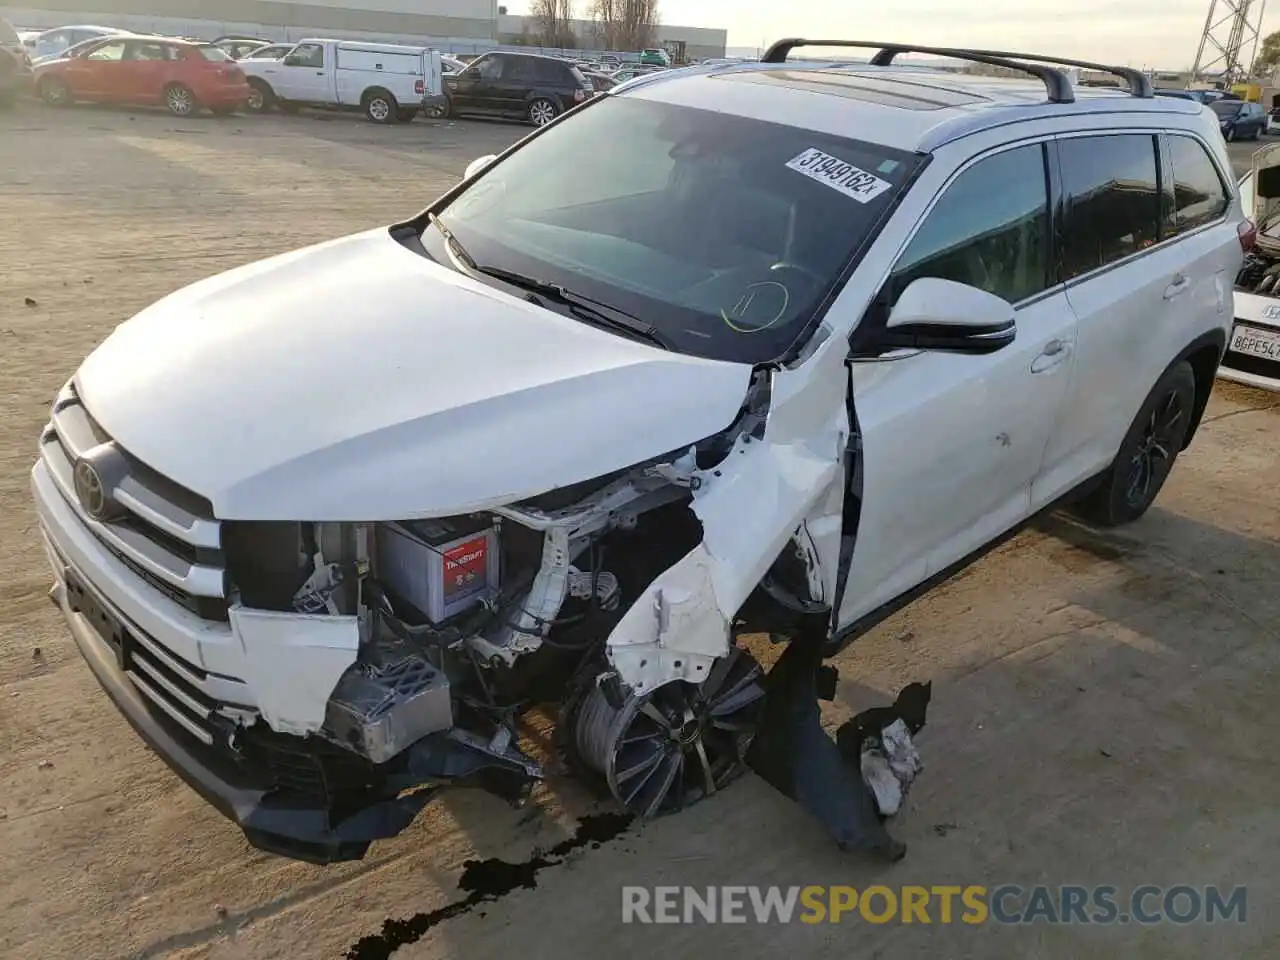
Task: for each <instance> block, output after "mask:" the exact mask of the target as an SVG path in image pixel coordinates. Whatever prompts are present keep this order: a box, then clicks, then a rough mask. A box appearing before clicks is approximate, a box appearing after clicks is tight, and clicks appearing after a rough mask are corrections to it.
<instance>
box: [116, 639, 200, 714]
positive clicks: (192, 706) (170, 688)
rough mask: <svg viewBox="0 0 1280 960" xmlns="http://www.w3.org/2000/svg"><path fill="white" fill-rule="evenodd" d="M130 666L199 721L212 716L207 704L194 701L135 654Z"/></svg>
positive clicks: (159, 671)
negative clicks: (158, 686) (143, 674)
mask: <svg viewBox="0 0 1280 960" xmlns="http://www.w3.org/2000/svg"><path fill="white" fill-rule="evenodd" d="M132 665H133V666H134V667H137V668H139V669H141V670H142V672H143V673H145V674H146V675H147V677H148V679H150V680H152V681H154V682H155V683H157V684H159V685H160V686H161V687H162V688H164V692H165V693H167V694H169V696H170V697H172V698H173V699H174V700H177V701H178V703H180V704H182V706H184V707H186V709H187V710H188V711H189V712H190V713H192V714H194V715H195V716H196V717H197V718H199V719H200V720H208V719H209V717H211V716H212V715H213V709H212V708H211V707H210V706H209V705H208V704H204V703H201V702H200V701H199V700H196V699H195V698H194V697H192V696H191V695H190V694H188V693H187V692H186V691H185V690H183V689H182V688H181V687H180V686H178V685H177V684H176V683H174V682H173V681H172V680H170V679H169V678H168V677H166V676H165V675H164V673H163V672H162V671H161V670H159V669H158V668H157V667H154V666H152V665H151V664H150V663H148V662H147V660H146V658H144V657H140V656H137V655H136V654H135V655H134V657H133V660H132Z"/></svg>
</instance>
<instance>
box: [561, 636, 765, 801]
mask: <svg viewBox="0 0 1280 960" xmlns="http://www.w3.org/2000/svg"><path fill="white" fill-rule="evenodd" d="M761 679H762V671H761V669H760V664H759V663H757V662H756V660H755V658H754V657H752V656H751V655H750V654H749V653H747V652H745V651H744V650H742V649H740V648H738V647H734V648H732V649H731V650H730V652H729V654H728V655H727V656H726V657H724V658H723V659H721V660H719V661H717V662H716V664H715V666H714V667H713V668H712V671H711V673H710V675H709V676H708V677H707V679H706V680H705V681H704V682H703V683H702V684H700V685H695V684H691V683H686V682H684V681H675V682H673V683H669V684H666V685H665V686H662V687H658V688H657V689H656V690H653V691H651V692H649V693H646V694H643V695H641V696H636V695H634V694H631V695H628V696H627V697H626V699H625V700H624V701H623V702H622V704H621V706H620V707H615V706H613V705H611V704H610V702H609V697H608V696H607V695H606V692H605V690H604V689H603V688H602V687H601V686H600V685H598V684H596V685H593V686H592V688H591V690H590V692H589V693H587V695H586V697H585V698H584V700H583V701H582V703H581V705H580V707H579V708H578V710H577V711H576V716H575V717H574V720H573V723H574V728H573V734H574V737H573V739H574V746H575V747H576V750H577V753H578V755H579V757H580V758H581V760H582V761H583V762H584V763H585V764H586V765H587V766H588V767H589V768H590V769H591V770H592V771H593V772H595V773H597V774H600V775H601V776H603V777H604V779H605V781H606V782H607V783H608V786H609V791H610V793H612V794H613V797H614V799H615V800H617V802H618V803H619V804H620V805H621V806H622V807H623V808H625V809H626V810H627V811H628V812H629V813H632V814H635V815H637V816H642V817H652V816H658V815H661V814H665V813H673V812H675V811H677V810H681V809H683V808H684V807H686V806H688V805H689V804H691V803H694V802H696V801H698V800H700V799H702V798H703V797H705V796H707V795H709V794H712V793H715V792H716V790H719V789H720V788H721V787H723V786H725V785H726V784H727V783H728V782H729V781H730V780H732V779H734V777H736V776H737V775H738V774H739V773H741V772H742V770H743V769H744V763H743V757H744V756H745V755H746V752H747V748H748V747H749V746H750V745H751V739H752V737H753V736H754V735H755V731H756V726H757V720H758V715H759V708H760V706H761V704H762V703H763V700H764V687H763V685H762V684H761Z"/></svg>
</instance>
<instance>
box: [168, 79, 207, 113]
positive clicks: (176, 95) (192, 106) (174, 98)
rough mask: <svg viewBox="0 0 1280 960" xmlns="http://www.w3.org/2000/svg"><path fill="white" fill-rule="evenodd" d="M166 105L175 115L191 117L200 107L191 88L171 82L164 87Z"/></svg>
mask: <svg viewBox="0 0 1280 960" xmlns="http://www.w3.org/2000/svg"><path fill="white" fill-rule="evenodd" d="M164 105H165V106H166V107H168V108H169V112H170V113H172V114H173V115H174V116H175V117H189V116H191V115H192V114H194V113H195V112H196V111H197V110H199V109H200V105H199V104H198V103H196V95H195V94H194V93H192V92H191V88H190V87H184V86H183V85H182V84H180V83H171V84H169V86H167V87H165V88H164Z"/></svg>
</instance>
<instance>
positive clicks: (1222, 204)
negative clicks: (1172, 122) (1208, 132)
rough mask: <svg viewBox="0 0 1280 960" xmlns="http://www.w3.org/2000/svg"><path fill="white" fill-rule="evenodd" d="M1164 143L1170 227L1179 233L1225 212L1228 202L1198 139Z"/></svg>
mask: <svg viewBox="0 0 1280 960" xmlns="http://www.w3.org/2000/svg"><path fill="white" fill-rule="evenodd" d="M1168 142H1169V163H1170V165H1171V166H1172V167H1173V200H1174V228H1175V229H1176V230H1177V231H1178V232H1179V233H1182V232H1184V231H1187V230H1194V229H1196V228H1197V227H1202V226H1204V225H1205V224H1207V223H1213V221H1215V220H1217V219H1219V218H1220V217H1221V216H1222V215H1223V214H1225V213H1226V212H1227V206H1228V204H1229V203H1230V200H1229V199H1228V194H1227V189H1226V187H1225V186H1224V185H1223V183H1222V177H1221V175H1220V174H1219V173H1218V168H1217V166H1216V165H1215V164H1214V162H1213V160H1212V159H1211V158H1210V156H1209V152H1208V151H1207V150H1206V149H1205V147H1204V144H1202V143H1201V142H1200V141H1199V140H1195V139H1193V138H1192V137H1185V136H1177V135H1170V137H1169V141H1168Z"/></svg>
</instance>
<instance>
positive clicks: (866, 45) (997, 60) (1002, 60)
mask: <svg viewBox="0 0 1280 960" xmlns="http://www.w3.org/2000/svg"><path fill="white" fill-rule="evenodd" d="M796 47H859V48H862V49H871V50H876V51H877V53H876V54H875V55H874V56H873V57H872V58H871V64H872V65H873V66H877V67H887V66H889V64H891V63H893V58H894V57H896V56H897V55H898V54H900V53H928V54H932V55H933V56H937V57H950V58H953V59H956V60H968V61H971V62H973V63H985V64H987V65H988V66H992V67H1004V68H1006V69H1008V70H1020V71H1022V72H1023V73H1029V74H1031V75H1032V76H1033V77H1038V78H1039V79H1040V80H1041V81H1042V82H1043V83H1044V86H1045V92H1046V93H1047V94H1048V96H1049V102H1050V103H1075V99H1076V94H1075V90H1073V89H1072V87H1071V80H1070V79H1069V78H1068V77H1067V75H1066V74H1065V73H1063V72H1062V71H1061V70H1055V69H1054V68H1053V67H1046V66H1042V65H1040V64H1038V63H1021V62H1019V61H1017V60H1011V59H1009V58H1008V57H1005V56H999V55H995V54H989V53H982V52H979V51H976V50H965V49H961V48H959V47H917V46H915V45H914V44H904V43H875V42H873V41H871V40H803V39H800V38H799V37H789V38H788V39H786V40H779V41H778V42H777V43H775V44H774V45H773V46H771V47H770V48H769V49H768V50H766V51H765V52H764V56H762V57H761V58H760V62H761V63H786V62H787V54H789V53H790V52H791V51H792V50H794V49H795V48H796Z"/></svg>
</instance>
